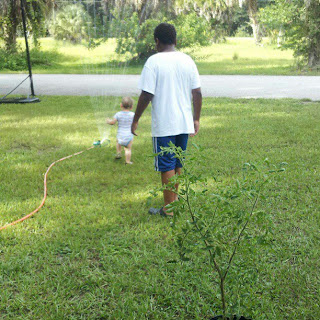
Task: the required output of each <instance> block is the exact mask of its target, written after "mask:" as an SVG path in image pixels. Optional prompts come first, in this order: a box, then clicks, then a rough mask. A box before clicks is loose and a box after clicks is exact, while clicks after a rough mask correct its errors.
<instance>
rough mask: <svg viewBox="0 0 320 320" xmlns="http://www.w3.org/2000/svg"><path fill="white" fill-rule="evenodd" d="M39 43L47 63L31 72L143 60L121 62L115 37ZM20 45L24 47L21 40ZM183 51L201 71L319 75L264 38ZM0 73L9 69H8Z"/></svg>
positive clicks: (120, 69) (133, 67) (115, 69)
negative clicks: (89, 44)
mask: <svg viewBox="0 0 320 320" xmlns="http://www.w3.org/2000/svg"><path fill="white" fill-rule="evenodd" d="M20 41H22V39H20ZM40 43H41V48H42V50H43V51H44V52H47V53H48V57H49V58H48V59H49V62H48V63H45V64H41V65H37V61H34V63H33V64H34V66H33V71H34V73H80V74H83V73H84V74H86V73H90V74H91V73H93V74H95V73H103V74H104V73H108V74H112V73H114V74H118V73H120V74H140V72H141V69H142V66H143V63H142V62H141V63H135V64H128V63H123V62H124V61H125V57H124V56H119V55H117V54H115V53H114V50H115V40H114V39H110V40H108V41H107V42H105V43H103V44H101V45H100V46H98V47H97V48H95V49H87V48H86V47H84V46H82V45H73V44H70V43H68V42H63V41H54V40H53V39H51V38H43V39H41V40H40ZM21 46H22V47H23V43H22V42H21ZM184 51H185V52H187V53H190V54H191V55H192V56H193V58H194V59H195V60H196V62H197V65H198V68H199V72H200V74H223V75H230V74H247V75H300V74H302V75H317V74H319V72H316V71H303V72H302V71H298V70H297V67H296V66H295V62H294V58H293V54H292V51H290V50H285V51H282V50H279V49H278V48H276V46H274V45H270V44H268V40H267V39H264V42H263V46H256V45H255V44H254V41H253V39H252V38H228V39H227V42H226V43H219V44H212V45H210V46H208V47H201V48H192V49H190V48H189V49H185V50H184ZM53 52H55V54H53ZM35 60H36V59H35ZM1 72H8V70H2V71H1Z"/></svg>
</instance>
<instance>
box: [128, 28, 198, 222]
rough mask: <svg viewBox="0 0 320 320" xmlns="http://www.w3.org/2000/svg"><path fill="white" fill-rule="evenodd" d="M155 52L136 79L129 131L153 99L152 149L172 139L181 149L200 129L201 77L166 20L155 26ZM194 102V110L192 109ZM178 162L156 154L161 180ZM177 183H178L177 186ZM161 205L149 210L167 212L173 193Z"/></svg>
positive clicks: (177, 167) (165, 180) (178, 167)
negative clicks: (136, 98)
mask: <svg viewBox="0 0 320 320" xmlns="http://www.w3.org/2000/svg"><path fill="white" fill-rule="evenodd" d="M154 40H155V42H156V48H157V51H158V53H157V54H154V55H153V56H151V57H150V58H149V59H148V60H147V62H146V63H145V65H144V68H143V71H142V73H141V78H140V82H139V89H141V94H140V97H139V101H138V105H137V109H136V112H135V116H134V119H133V122H132V127H131V131H132V133H133V134H134V135H136V129H137V127H138V121H139V119H140V117H141V115H142V113H143V112H144V110H145V109H146V108H147V106H148V104H149V103H150V101H151V103H152V110H151V114H152V125H151V127H152V141H153V149H154V152H155V153H158V152H160V151H161V150H160V148H161V146H163V147H166V146H168V144H169V142H170V141H172V142H173V143H174V144H175V145H176V146H180V147H181V148H182V149H183V150H186V148H187V142H188V137H189V135H190V136H195V135H196V134H197V133H198V131H199V126H200V123H199V120H200V112H201V106H202V94H201V88H200V77H199V73H198V70H197V67H196V65H195V63H194V61H193V60H192V59H191V57H189V56H188V55H186V54H184V53H182V52H179V51H176V50H175V46H176V30H175V28H174V26H173V25H171V24H168V23H161V24H159V25H158V26H157V27H156V28H155V30H154ZM192 103H193V112H192ZM181 167H182V165H181V163H180V161H179V160H177V159H176V158H174V157H173V155H171V154H165V155H161V156H159V155H158V156H156V157H155V169H156V170H157V171H160V172H161V181H162V184H168V182H169V179H170V178H171V177H172V176H174V175H175V174H180V172H181ZM177 187H178V186H177ZM163 196H164V207H162V208H160V209H155V208H151V209H150V210H149V213H151V214H161V215H163V216H168V215H170V213H167V212H166V209H165V206H166V205H168V204H169V203H171V202H173V201H175V200H176V194H175V193H174V192H172V191H169V190H165V191H164V192H163Z"/></svg>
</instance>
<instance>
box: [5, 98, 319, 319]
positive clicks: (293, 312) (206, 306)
mask: <svg viewBox="0 0 320 320" xmlns="http://www.w3.org/2000/svg"><path fill="white" fill-rule="evenodd" d="M95 99H96V100H97V99H99V98H97V97H96V98H95ZM101 99H104V101H106V105H105V109H104V110H102V109H99V110H97V109H95V106H94V105H93V101H96V100H93V99H91V98H89V97H41V100H42V102H41V103H39V104H34V105H3V106H2V107H1V109H0V116H1V128H0V130H1V139H0V181H1V184H0V225H1V226H2V225H3V224H5V223H8V222H10V221H13V220H14V219H17V218H20V217H21V216H23V215H24V214H26V213H29V212H30V211H32V210H33V209H34V208H36V207H37V206H38V205H39V203H40V201H41V198H42V195H43V174H44V172H45V171H46V169H47V167H48V166H49V165H50V163H52V162H53V161H55V160H57V159H59V158H61V157H64V156H66V155H69V154H72V153H74V152H77V151H79V150H83V149H85V148H87V147H89V146H91V144H92V142H93V139H94V138H98V137H99V130H98V129H99V128H98V127H97V122H96V116H95V113H96V112H98V113H99V116H100V117H103V116H110V115H112V114H113V113H114V112H115V111H116V110H117V108H118V103H116V102H119V99H120V98H112V97H109V98H106V97H103V98H101ZM108 101H109V103H108ZM319 119H320V104H319V103H305V102H302V101H297V100H264V99H258V100H244V99H239V100H232V99H205V101H204V109H203V116H202V120H201V129H200V132H199V135H198V136H197V137H195V138H194V139H192V140H190V142H195V143H197V144H200V145H202V146H203V147H204V156H205V159H206V161H205V163H204V164H203V166H202V167H199V168H197V169H199V170H201V171H202V172H203V173H204V175H205V176H206V177H207V178H208V181H209V187H212V186H213V185H214V183H215V178H218V179H219V180H222V181H226V182H227V181H231V180H232V179H234V178H236V177H237V176H238V174H239V171H240V169H241V166H242V164H243V163H244V162H247V161H253V162H255V161H259V160H263V159H265V158H269V160H270V161H272V162H280V161H287V162H288V166H287V171H286V173H284V174H282V175H281V177H279V179H278V180H276V182H275V183H274V184H272V186H271V187H270V189H269V190H268V193H267V198H266V199H265V200H264V201H262V203H263V207H262V209H264V210H267V211H268V212H271V213H272V215H273V219H274V222H275V227H274V230H273V245H272V246H271V247H270V248H269V247H258V248H254V250H253V252H250V250H249V251H248V250H247V248H242V249H240V250H244V252H243V253H242V254H243V255H244V260H243V261H239V266H238V267H241V268H247V267H250V268H252V269H254V270H255V272H254V273H251V272H248V274H247V275H246V278H245V279H239V280H237V277H236V274H235V273H234V272H233V271H232V273H231V279H233V280H232V281H233V283H232V286H235V291H232V294H231V292H227V295H228V298H229V299H230V300H229V301H230V303H232V304H233V305H234V308H235V310H236V312H241V313H242V314H245V315H247V316H251V317H252V318H253V319H259V320H267V319H277V320H285V319H292V318H298V319H310V320H318V319H319V318H320V313H319V310H320V309H319V303H320V300H319V297H320V295H319V288H320V279H319V267H320V262H319V259H318V255H319V252H318V251H319V249H318V248H319V245H318V244H319V208H320V204H319V196H318V195H319V193H320V187H319V179H320V175H319V172H320V163H319V156H320V149H319V143H318V141H319V139H318V137H319V135H320V123H319ZM2 120H4V121H2ZM115 133H116V128H112V130H111V136H110V138H111V145H110V146H104V147H102V148H95V149H93V150H90V151H87V152H85V153H84V154H82V155H79V156H77V157H74V158H71V159H68V160H66V161H64V162H61V163H58V164H57V165H56V166H54V167H53V168H52V171H51V172H50V174H49V178H48V188H49V190H48V199H47V202H46V204H45V206H44V208H43V209H42V210H41V211H40V212H39V213H38V214H36V215H35V216H34V218H32V219H29V220H27V221H25V222H23V223H21V224H18V225H16V226H14V227H10V228H9V229H7V230H5V231H2V232H0V287H1V299H0V318H1V319H2V318H3V319H30V320H31V319H32V320H34V319H41V320H42V319H54V320H56V319H127V318H128V319H161V320H162V319H177V320H178V319H179V320H180V319H190V320H191V319H209V318H210V317H211V316H213V315H214V314H216V313H217V312H220V311H219V310H220V309H219V307H220V304H219V297H218V292H219V288H218V286H216V285H214V284H213V285H212V281H213V283H214V281H215V278H214V276H209V274H210V270H209V265H208V263H207V261H206V260H204V259H203V257H195V260H194V262H186V263H176V261H178V260H179V258H178V253H177V250H176V248H175V247H174V241H173V237H172V234H171V231H170V230H171V229H170V224H169V221H168V220H166V219H161V218H160V217H155V216H149V215H148V214H147V210H148V205H147V199H148V197H149V191H150V190H153V189H154V188H157V187H158V186H159V185H160V177H159V175H158V174H157V173H155V172H154V170H153V159H152V146H151V138H150V109H148V110H147V111H146V113H145V114H144V116H143V117H142V119H141V123H140V125H139V129H138V134H139V136H138V137H136V138H135V140H134V144H133V161H134V165H133V166H130V167H129V166H125V165H124V160H123V159H122V160H120V161H115V160H114V154H115ZM190 147H192V146H191V143H190ZM161 203H162V199H161V197H160V195H159V196H158V197H157V198H155V199H154V200H153V205H155V206H159V205H161ZM246 254H247V255H248V254H250V259H247V260H248V261H246ZM250 261H253V265H250ZM237 286H238V287H237ZM235 292H236V293H235Z"/></svg>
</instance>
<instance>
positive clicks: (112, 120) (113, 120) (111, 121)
mask: <svg viewBox="0 0 320 320" xmlns="http://www.w3.org/2000/svg"><path fill="white" fill-rule="evenodd" d="M116 122H117V119H110V118H107V124H110V125H114V124H115V123H116Z"/></svg>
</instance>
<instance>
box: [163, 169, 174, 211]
mask: <svg viewBox="0 0 320 320" xmlns="http://www.w3.org/2000/svg"><path fill="white" fill-rule="evenodd" d="M175 174H176V171H175V170H170V171H164V172H161V182H162V185H165V184H168V183H169V179H170V178H172V177H173V176H174V175H175ZM176 198H177V197H176V194H175V193H174V192H172V191H170V190H163V199H164V208H163V210H164V212H165V213H166V214H168V215H173V213H171V212H170V213H168V212H167V211H166V208H165V206H166V205H168V204H170V203H171V202H173V201H175V200H176Z"/></svg>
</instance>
